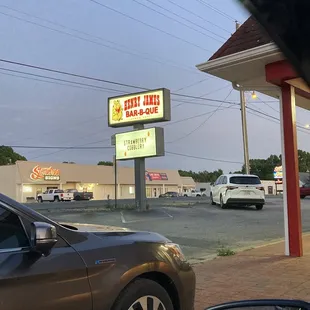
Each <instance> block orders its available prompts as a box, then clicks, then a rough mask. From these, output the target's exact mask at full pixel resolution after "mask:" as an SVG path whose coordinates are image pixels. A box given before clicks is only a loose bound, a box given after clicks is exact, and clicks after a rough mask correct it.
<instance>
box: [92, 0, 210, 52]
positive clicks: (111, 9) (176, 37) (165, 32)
mask: <svg viewBox="0 0 310 310" xmlns="http://www.w3.org/2000/svg"><path fill="white" fill-rule="evenodd" d="M89 1H91V2H93V3H96V4H97V5H100V6H102V7H104V8H106V9H108V10H110V11H113V12H115V13H117V14H120V15H122V16H125V17H127V18H129V19H131V20H134V21H136V22H138V23H140V24H142V25H145V26H147V27H150V28H152V29H155V30H157V31H160V32H162V33H164V34H166V35H168V36H170V37H173V38H175V39H177V40H179V41H182V42H184V43H187V44H189V45H192V46H195V47H197V48H199V49H201V50H204V51H206V52H209V53H212V51H210V50H208V49H206V48H204V47H202V46H200V45H198V44H195V43H192V42H190V41H187V40H185V39H183V38H181V37H178V36H176V35H174V34H172V33H170V32H167V31H165V30H162V29H160V28H157V27H155V26H153V25H151V24H148V23H146V22H143V21H142V20H140V19H137V18H135V17H132V16H130V15H128V14H125V13H123V12H121V11H118V10H116V9H114V8H111V7H109V6H107V5H105V4H103V3H101V2H98V1H96V0H89Z"/></svg>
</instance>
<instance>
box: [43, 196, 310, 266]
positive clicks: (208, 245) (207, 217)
mask: <svg viewBox="0 0 310 310" xmlns="http://www.w3.org/2000/svg"><path fill="white" fill-rule="evenodd" d="M182 201H183V200H182ZM84 205H85V206H86V205H87V202H86V203H84ZM167 205H168V203H167V204H165V203H164V202H163V201H161V203H160V204H158V205H157V206H156V204H154V205H153V206H152V207H151V210H150V211H148V212H138V211H135V210H134V211H130V210H128V211H115V212H66V213H59V212H57V213H53V212H52V213H50V214H49V216H50V217H51V218H53V219H55V220H57V221H60V222H61V221H63V222H75V223H89V224H99V225H110V226H121V227H126V228H129V229H134V230H146V231H155V232H158V233H160V234H163V235H165V236H166V237H168V238H169V239H171V240H172V241H174V242H176V243H179V244H180V245H181V246H182V248H183V250H184V252H185V254H186V255H187V256H188V257H189V258H190V259H191V260H192V261H201V260H204V259H206V258H208V257H210V256H212V255H216V253H217V251H218V249H220V248H222V247H226V248H228V249H232V250H238V249H242V248H251V247H253V246H256V245H259V244H263V243H266V242H270V241H273V240H275V239H278V238H282V237H283V234H284V226H283V225H284V224H283V209H282V199H281V198H269V199H267V203H266V205H265V207H264V209H263V210H261V211H257V210H256V209H255V208H231V209H227V210H222V209H220V208H219V207H218V206H211V205H210V204H209V203H208V200H204V201H201V200H200V203H199V204H197V205H192V206H188V205H187V204H185V203H183V204H182V203H181V201H180V207H177V206H176V205H177V203H174V204H173V205H174V206H171V207H169V206H167ZM302 216H303V230H304V231H305V232H307V231H310V199H304V200H302Z"/></svg>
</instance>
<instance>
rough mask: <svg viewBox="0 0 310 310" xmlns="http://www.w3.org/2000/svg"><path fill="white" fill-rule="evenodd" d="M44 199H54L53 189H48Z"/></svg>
mask: <svg viewBox="0 0 310 310" xmlns="http://www.w3.org/2000/svg"><path fill="white" fill-rule="evenodd" d="M46 197H47V198H46V199H45V200H49V201H52V200H54V190H53V189H50V190H49V191H48V194H47V195H46Z"/></svg>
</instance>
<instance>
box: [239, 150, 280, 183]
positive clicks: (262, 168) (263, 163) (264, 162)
mask: <svg viewBox="0 0 310 310" xmlns="http://www.w3.org/2000/svg"><path fill="white" fill-rule="evenodd" d="M280 165H281V158H280V157H279V156H277V155H270V156H269V157H268V158H267V159H250V173H251V174H255V175H257V176H258V177H259V178H260V179H261V180H273V169H274V167H276V166H280ZM242 173H245V166H244V165H243V166H242Z"/></svg>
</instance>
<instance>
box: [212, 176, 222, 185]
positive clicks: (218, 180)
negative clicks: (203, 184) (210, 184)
mask: <svg viewBox="0 0 310 310" xmlns="http://www.w3.org/2000/svg"><path fill="white" fill-rule="evenodd" d="M220 179H221V177H218V178H217V180H216V181H215V183H214V185H218V184H219V182H220Z"/></svg>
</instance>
